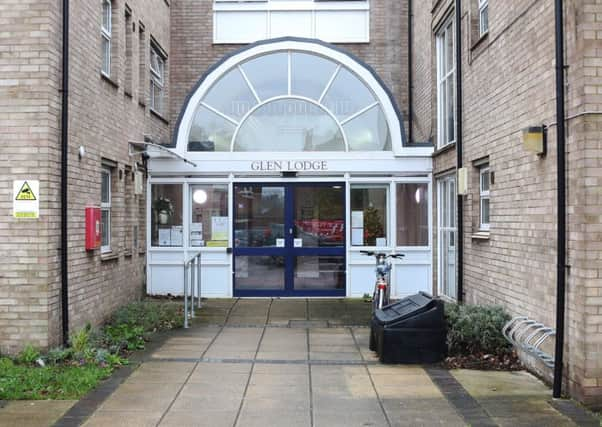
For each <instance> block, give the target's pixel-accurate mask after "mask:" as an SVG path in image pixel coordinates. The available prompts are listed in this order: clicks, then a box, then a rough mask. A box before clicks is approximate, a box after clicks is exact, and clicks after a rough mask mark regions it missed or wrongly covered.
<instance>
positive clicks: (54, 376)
mask: <svg viewBox="0 0 602 427" xmlns="http://www.w3.org/2000/svg"><path fill="white" fill-rule="evenodd" d="M112 371H113V369H112V368H111V367H108V366H107V367H101V366H97V365H84V366H74V365H59V366H45V367H35V368H34V367H31V366H23V365H17V364H15V363H14V362H13V361H12V360H10V359H8V358H3V359H0V399H1V400H46V399H53V400H72V399H79V398H80V397H82V396H83V395H84V394H86V393H87V392H89V391H90V390H92V389H93V388H94V387H96V385H97V384H98V382H99V381H100V380H102V379H104V378H107V377H108V376H109V375H110V374H111V372H112Z"/></svg>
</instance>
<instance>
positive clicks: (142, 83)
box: [138, 22, 148, 106]
mask: <svg viewBox="0 0 602 427" xmlns="http://www.w3.org/2000/svg"><path fill="white" fill-rule="evenodd" d="M146 52H148V47H147V46H146V34H145V31H144V24H142V22H138V102H139V103H140V105H143V106H144V105H146V70H147V68H146Z"/></svg>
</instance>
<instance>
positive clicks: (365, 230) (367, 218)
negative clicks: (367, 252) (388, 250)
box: [351, 185, 389, 247]
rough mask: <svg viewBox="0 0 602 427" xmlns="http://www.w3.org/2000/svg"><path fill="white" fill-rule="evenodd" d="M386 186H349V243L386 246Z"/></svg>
mask: <svg viewBox="0 0 602 427" xmlns="http://www.w3.org/2000/svg"><path fill="white" fill-rule="evenodd" d="M388 192H389V191H388V187H383V186H377V185H353V186H352V187H351V245H352V246H376V247H387V246H388V240H387V232H388V230H387V228H388V227H387V224H388V215H387V212H388V200H387V199H388Z"/></svg>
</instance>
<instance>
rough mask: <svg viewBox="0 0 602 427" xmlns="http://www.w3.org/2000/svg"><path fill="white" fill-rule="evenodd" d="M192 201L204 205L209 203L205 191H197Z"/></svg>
mask: <svg viewBox="0 0 602 427" xmlns="http://www.w3.org/2000/svg"><path fill="white" fill-rule="evenodd" d="M192 199H193V200H194V203H196V204H198V205H202V204H204V203H205V202H206V201H207V192H206V191H205V190H195V192H194V193H193V194H192Z"/></svg>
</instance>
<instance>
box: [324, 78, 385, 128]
mask: <svg viewBox="0 0 602 427" xmlns="http://www.w3.org/2000/svg"><path fill="white" fill-rule="evenodd" d="M374 102H376V99H375V98H374V95H373V94H372V92H371V91H370V89H368V87H367V86H366V85H365V84H364V83H363V82H362V81H361V80H360V79H358V78H357V77H356V76H355V74H352V73H351V72H350V71H348V70H347V69H345V68H341V70H340V71H339V73H338V75H337V77H336V78H335V79H334V81H333V82H332V86H330V89H328V92H327V93H326V96H325V97H324V100H323V101H322V104H324V105H325V106H326V108H328V110H330V111H331V112H332V113H333V114H334V115H335V116H336V117H337V118H338V119H339V120H343V119H345V118H347V117H349V116H351V115H353V114H355V113H357V112H359V111H360V110H362V109H364V108H366V107H367V106H369V105H370V104H373V103H374Z"/></svg>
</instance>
